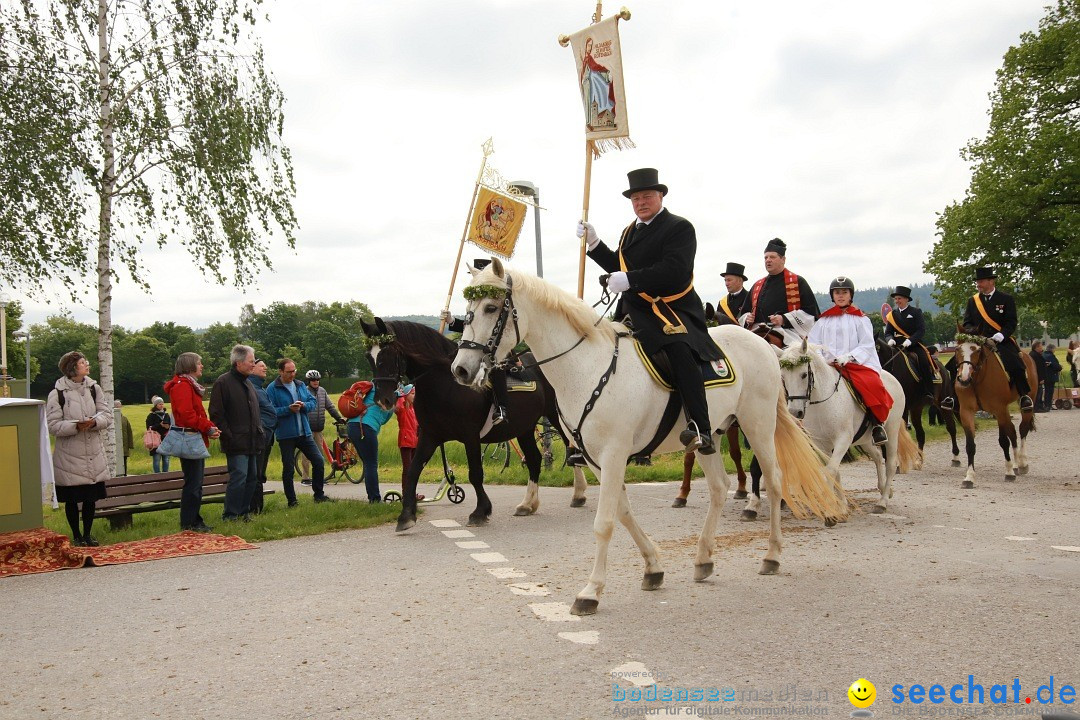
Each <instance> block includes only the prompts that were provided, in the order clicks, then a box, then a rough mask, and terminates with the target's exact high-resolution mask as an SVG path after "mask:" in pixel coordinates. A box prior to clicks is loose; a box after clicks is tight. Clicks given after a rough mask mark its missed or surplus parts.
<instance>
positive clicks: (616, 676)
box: [611, 660, 656, 687]
mask: <svg viewBox="0 0 1080 720" xmlns="http://www.w3.org/2000/svg"><path fill="white" fill-rule="evenodd" d="M611 678H612V679H613V680H615V681H616V682H619V683H623V682H628V683H633V684H634V685H637V686H638V687H648V686H650V685H655V684H656V679H655V678H654V677H653V674H652V673H651V672H650V671H649V669H648V668H647V667H645V665H643V664H642V663H639V662H637V661H636V660H635V661H633V662H628V663H623V664H622V665H620V666H619V667H617V668H612V669H611Z"/></svg>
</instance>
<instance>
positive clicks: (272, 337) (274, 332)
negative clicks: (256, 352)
mask: <svg viewBox="0 0 1080 720" xmlns="http://www.w3.org/2000/svg"><path fill="white" fill-rule="evenodd" d="M249 332H250V336H249V337H250V338H251V339H252V340H253V341H254V342H257V343H258V344H259V345H261V346H262V347H263V348H265V350H266V352H267V353H269V354H270V355H272V356H273V357H274V359H277V358H279V357H282V356H284V355H285V352H284V350H285V347H286V346H290V345H291V346H293V347H300V345H301V344H302V343H303V338H304V328H303V326H302V325H301V313H300V306H299V305H290V304H288V303H283V302H274V303H270V305H269V306H268V307H267V308H266V309H265V310H262V311H260V312H257V313H255V314H254V316H253V317H252V318H251V322H250V330H249Z"/></svg>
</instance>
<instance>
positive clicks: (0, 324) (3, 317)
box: [0, 292, 11, 397]
mask: <svg viewBox="0 0 1080 720" xmlns="http://www.w3.org/2000/svg"><path fill="white" fill-rule="evenodd" d="M10 302H11V296H10V295H8V294H7V293H6V292H0V383H2V385H0V397H11V388H9V387H8V384H7V381H8V374H7V306H8V303H10Z"/></svg>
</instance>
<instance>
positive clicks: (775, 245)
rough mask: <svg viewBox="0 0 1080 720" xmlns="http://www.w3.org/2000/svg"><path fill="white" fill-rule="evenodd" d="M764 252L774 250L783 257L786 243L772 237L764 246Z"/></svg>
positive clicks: (785, 251) (785, 252)
mask: <svg viewBox="0 0 1080 720" xmlns="http://www.w3.org/2000/svg"><path fill="white" fill-rule="evenodd" d="M765 252H774V253H776V254H777V255H779V256H780V257H784V256H785V255H786V254H787V243H785V242H784V241H783V240H781V239H780V238H773V239H772V240H770V241H769V244H768V245H766V246H765Z"/></svg>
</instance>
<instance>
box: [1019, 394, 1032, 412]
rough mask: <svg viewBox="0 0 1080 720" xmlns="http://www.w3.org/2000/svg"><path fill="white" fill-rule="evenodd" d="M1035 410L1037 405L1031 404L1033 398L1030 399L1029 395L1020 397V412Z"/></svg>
mask: <svg viewBox="0 0 1080 720" xmlns="http://www.w3.org/2000/svg"><path fill="white" fill-rule="evenodd" d="M1025 401H1026V402H1025ZM1034 410H1035V404H1034V403H1032V402H1031V398H1030V397H1028V396H1027V395H1021V396H1020V412H1032V411H1034Z"/></svg>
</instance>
